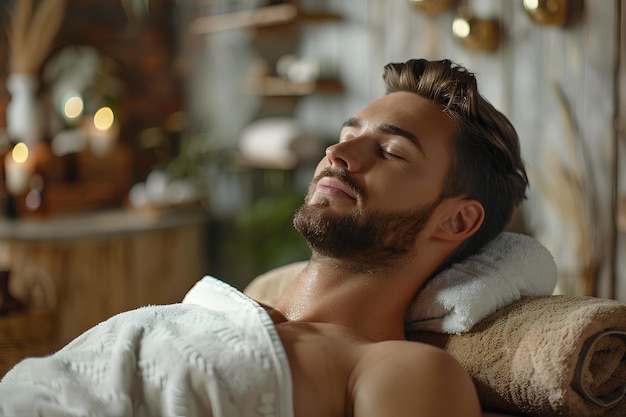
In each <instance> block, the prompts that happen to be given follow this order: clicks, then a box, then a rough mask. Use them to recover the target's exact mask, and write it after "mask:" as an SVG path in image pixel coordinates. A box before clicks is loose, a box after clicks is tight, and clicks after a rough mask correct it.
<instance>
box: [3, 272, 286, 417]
mask: <svg viewBox="0 0 626 417" xmlns="http://www.w3.org/2000/svg"><path fill="white" fill-rule="evenodd" d="M87 415H90V416H129V415H134V416H215V417H218V416H219V417H233V416H250V417H252V416H254V417H259V416H266V417H270V416H274V417H293V404H292V385H291V374H290V370H289V364H288V361H287V356H286V354H285V352H284V349H283V347H282V344H281V342H280V339H279V337H278V334H277V332H276V329H275V327H274V324H273V322H272V320H271V318H270V317H269V315H268V314H267V313H266V311H265V310H264V309H263V308H262V307H260V306H259V305H258V303H256V302H254V301H252V300H251V299H249V298H248V297H246V296H245V295H243V294H241V293H240V292H239V291H237V290H235V289H234V288H232V287H230V286H229V285H227V284H225V283H223V282H221V281H218V280H216V279H214V278H210V277H205V278H203V279H202V280H201V281H199V282H198V283H197V284H196V285H195V286H194V287H193V288H192V289H191V291H190V292H189V293H188V295H187V296H186V297H185V300H184V301H183V303H181V304H173V305H167V306H148V307H143V308H140V309H137V310H133V311H129V312H126V313H122V314H119V315H117V316H114V317H112V318H110V319H109V320H107V321H105V322H103V323H101V324H99V325H97V326H95V327H93V328H92V329H90V330H89V331H87V332H85V333H84V334H83V335H81V336H79V337H78V338H77V339H75V340H74V341H72V342H71V343H70V344H68V345H67V346H66V347H64V348H63V349H62V350H60V351H59V352H57V353H55V354H54V355H52V356H49V357H45V358H31V359H26V360H24V361H22V362H20V363H19V364H17V365H16V366H15V367H14V368H13V369H12V370H10V371H9V372H8V373H7V374H6V375H5V377H4V379H3V380H2V382H1V383H0V416H11V417H13V416H55V417H59V416H87Z"/></svg>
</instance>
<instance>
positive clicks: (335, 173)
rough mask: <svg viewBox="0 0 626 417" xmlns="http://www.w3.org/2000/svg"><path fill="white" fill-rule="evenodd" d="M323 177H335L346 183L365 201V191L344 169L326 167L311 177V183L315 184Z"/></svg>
mask: <svg viewBox="0 0 626 417" xmlns="http://www.w3.org/2000/svg"><path fill="white" fill-rule="evenodd" d="M323 177H334V178H337V179H338V180H340V181H341V182H343V183H344V184H346V185H347V186H348V187H349V188H350V189H351V190H352V191H353V192H354V194H355V195H356V196H357V197H358V198H359V199H360V200H363V201H365V200H366V199H367V192H366V191H365V190H364V189H363V188H362V187H361V186H360V185H359V184H358V183H357V182H356V181H355V180H354V179H352V177H350V176H349V175H348V173H347V172H346V170H344V169H342V168H331V167H326V168H324V169H323V170H322V171H321V172H320V173H319V174H318V175H317V176H316V177H315V178H313V184H317V182H318V181H319V180H320V179H321V178H323Z"/></svg>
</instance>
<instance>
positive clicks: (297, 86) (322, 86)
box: [249, 76, 343, 97]
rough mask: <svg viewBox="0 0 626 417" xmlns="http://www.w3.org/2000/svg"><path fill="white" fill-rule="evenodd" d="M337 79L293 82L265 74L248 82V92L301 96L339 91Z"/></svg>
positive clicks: (269, 95) (339, 84) (266, 95)
mask: <svg viewBox="0 0 626 417" xmlns="http://www.w3.org/2000/svg"><path fill="white" fill-rule="evenodd" d="M342 91H343V86H342V84H341V82H340V81H339V80H316V81H310V82H304V83H294V82H292V81H289V80H287V79H285V78H281V77H275V76H265V77H261V78H259V79H255V80H253V81H251V82H250V86H249V92H251V93H252V94H259V95H261V96H264V97H302V96H306V95H309V94H314V93H331V94H333V93H341V92H342Z"/></svg>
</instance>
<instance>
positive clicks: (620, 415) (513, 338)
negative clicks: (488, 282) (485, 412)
mask: <svg viewBox="0 0 626 417" xmlns="http://www.w3.org/2000/svg"><path fill="white" fill-rule="evenodd" d="M408 339H409V340H415V341H419V342H424V343H429V344H432V345H435V346H439V347H441V348H443V349H445V350H446V351H448V352H449V353H450V354H452V355H453V356H454V357H456V358H457V360H459V362H461V364H462V365H463V366H464V367H465V369H467V371H468V372H469V373H470V375H471V376H472V378H473V379H474V382H475V385H476V388H477V390H478V394H479V397H480V400H481V403H482V405H483V408H487V409H494V410H498V411H501V412H506V413H511V414H519V413H524V414H527V415H530V416H534V417H542V416H545V417H552V416H564V417H582V416H585V417H595V416H603V417H624V416H626V397H625V393H626V304H623V303H619V302H618V301H615V300H607V299H601V298H594V297H583V296H564V295H553V296H547V297H532V298H527V299H524V300H521V301H518V302H516V303H513V304H511V305H509V306H507V307H504V308H502V309H500V310H498V311H497V312H496V313H494V314H492V315H490V316H489V317H487V318H486V319H484V320H483V321H481V322H480V323H478V324H477V325H476V326H474V328H473V329H472V330H471V331H470V332H468V333H463V334H461V335H446V334H440V333H433V332H415V333H410V334H409V335H408Z"/></svg>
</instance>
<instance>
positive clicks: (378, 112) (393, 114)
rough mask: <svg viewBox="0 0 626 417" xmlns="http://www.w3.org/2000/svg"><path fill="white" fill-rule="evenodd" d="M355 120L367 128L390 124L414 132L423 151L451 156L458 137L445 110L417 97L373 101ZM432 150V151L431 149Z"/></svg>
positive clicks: (399, 95) (406, 94) (394, 96)
mask: <svg viewBox="0 0 626 417" xmlns="http://www.w3.org/2000/svg"><path fill="white" fill-rule="evenodd" d="M355 117H356V118H357V119H359V120H360V121H361V122H362V124H363V125H364V128H368V127H370V128H372V129H374V128H375V126H376V125H380V124H388V125H393V126H397V127H399V128H401V129H404V130H406V131H408V132H411V133H412V134H413V135H415V137H416V138H417V139H418V140H419V142H420V145H421V147H423V148H424V149H428V148H433V147H436V148H443V149H442V150H445V151H446V152H451V150H452V142H453V140H454V139H455V138H456V136H457V129H456V124H455V122H454V120H453V119H452V117H450V116H449V115H448V114H446V113H445V112H444V107H443V106H441V105H439V104H437V103H435V102H433V101H432V100H429V99H427V98H425V97H422V96H420V95H418V94H415V93H410V92H406V91H398V92H395V93H391V94H388V95H386V96H383V97H381V98H379V99H377V100H374V101H373V102H371V103H370V104H368V105H367V106H365V107H364V108H363V109H361V110H360V111H359V112H358V113H357V114H356V115H355ZM431 150H432V149H431Z"/></svg>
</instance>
